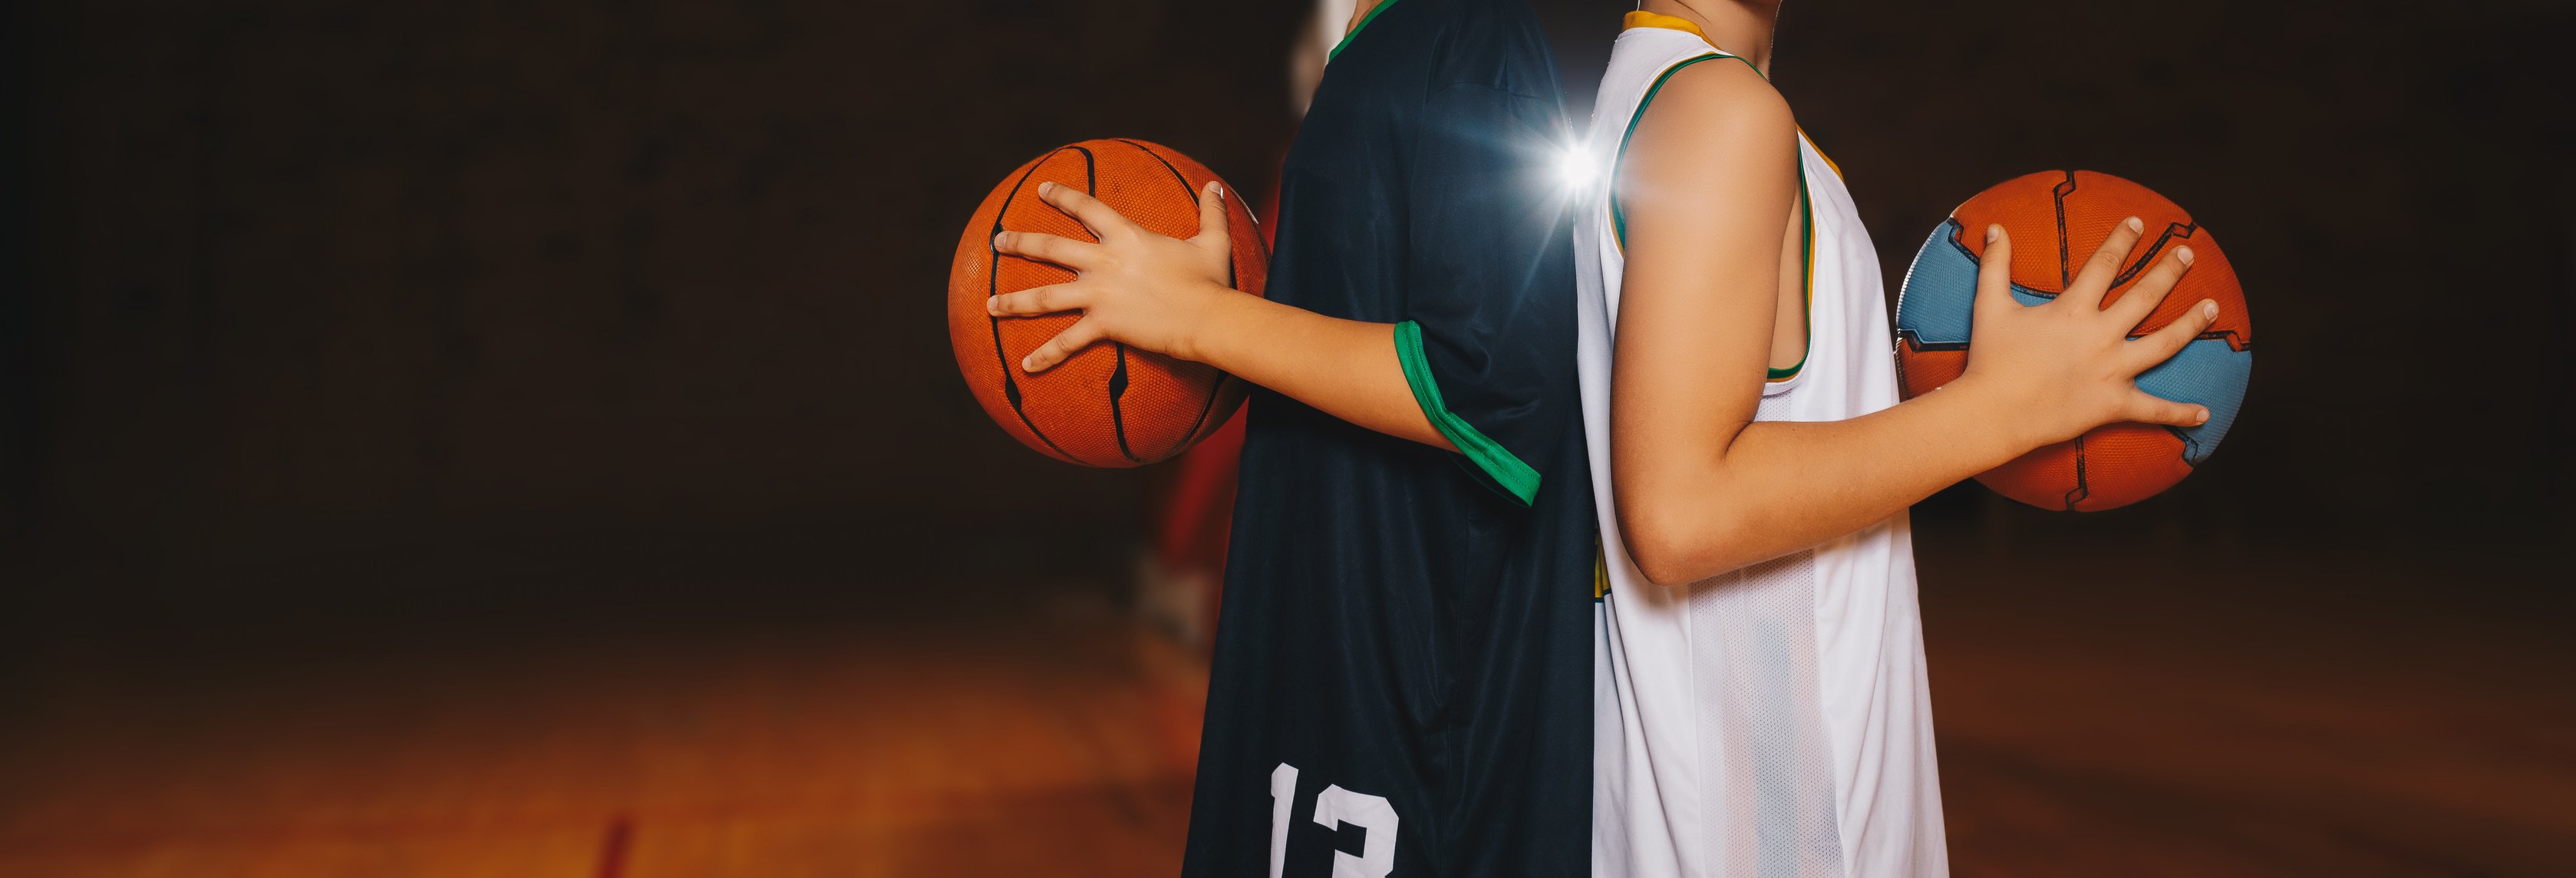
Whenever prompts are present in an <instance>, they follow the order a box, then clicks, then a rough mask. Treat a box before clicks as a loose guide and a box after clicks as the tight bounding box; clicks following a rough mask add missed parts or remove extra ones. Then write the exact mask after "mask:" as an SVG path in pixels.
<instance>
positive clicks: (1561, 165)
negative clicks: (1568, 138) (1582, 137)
mask: <svg viewBox="0 0 2576 878" xmlns="http://www.w3.org/2000/svg"><path fill="white" fill-rule="evenodd" d="M1598 176H1600V166H1599V165H1597V164H1595V163H1594V162H1593V161H1592V150H1590V149H1588V148H1586V147H1585V146H1584V145H1583V144H1579V143H1576V144H1567V145H1565V146H1562V147H1558V148H1557V151H1556V183H1557V185H1558V186H1559V187H1562V188H1563V189H1564V190H1565V193H1566V194H1568V195H1576V196H1580V195H1582V194H1584V193H1587V192H1590V191H1592V184H1593V182H1594V178H1595V177H1598Z"/></svg>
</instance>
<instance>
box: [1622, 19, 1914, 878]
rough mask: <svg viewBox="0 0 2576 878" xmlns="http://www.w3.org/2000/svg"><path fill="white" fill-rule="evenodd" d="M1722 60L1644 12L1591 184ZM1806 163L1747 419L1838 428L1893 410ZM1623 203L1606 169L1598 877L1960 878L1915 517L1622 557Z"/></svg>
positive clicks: (1882, 349)
mask: <svg viewBox="0 0 2576 878" xmlns="http://www.w3.org/2000/svg"><path fill="white" fill-rule="evenodd" d="M1711 61H1713V62H1714V63H1724V64H1735V63H1740V59H1736V58H1734V56H1732V55H1728V54H1726V53H1723V52H1719V51H1717V50H1716V49H1715V48H1713V47H1712V46H1710V44H1709V43H1708V42H1707V41H1706V39H1705V38H1703V37H1702V36H1700V35H1699V32H1698V30H1697V29H1696V28H1692V27H1691V26H1690V25H1689V24H1688V23H1687V22H1684V21H1682V20H1680V19H1675V18H1670V17H1667V16H1660V15H1654V14H1651V13H1644V12H1639V13H1632V14H1630V16H1629V26H1628V29H1627V30H1626V31H1624V32H1622V33H1621V34H1620V36H1619V41H1618V44H1617V46H1616V48H1614V49H1612V51H1611V54H1610V69H1609V71H1608V73H1607V75H1605V76H1604V77H1603V79H1602V81H1601V94H1600V98H1599V101H1598V103H1596V104H1595V110H1594V115H1593V120H1592V131H1591V143H1592V144H1593V150H1594V156H1595V157H1594V160H1595V161H1596V162H1598V167H1597V168H1596V170H1597V171H1598V173H1597V174H1596V175H1595V177H1594V178H1595V179H1598V180H1603V181H1609V180H1613V179H1615V177H1614V174H1615V171H1616V167H1617V162H1618V156H1619V155H1620V153H1621V152H1623V151H1624V148H1625V146H1626V143H1625V138H1626V136H1627V134H1628V133H1629V131H1630V130H1631V127H1632V126H1631V124H1630V123H1631V121H1632V119H1633V118H1634V117H1635V115H1636V114H1637V113H1638V112H1640V111H1642V109H1643V108H1644V106H1645V105H1646V103H1647V102H1649V101H1651V100H1652V99H1653V94H1654V92H1655V90H1656V89H1658V88H1660V87H1661V85H1662V83H1663V81H1664V79H1665V78H1666V77H1668V76H1670V75H1671V73H1672V72H1673V71H1675V70H1678V69H1680V68H1681V67H1684V66H1688V65H1690V64H1693V63H1702V62H1711ZM1798 155H1799V161H1800V165H1801V172H1802V177H1803V185H1804V187H1805V198H1804V204H1805V205H1806V211H1805V222H1804V225H1805V226H1806V229H1807V231H1806V235H1805V237H1806V253H1807V263H1808V264H1807V267H1806V273H1807V283H1808V286H1807V301H1808V313H1807V326H1808V332H1807V357H1806V360H1805V362H1803V363H1802V364H1800V366H1799V367H1797V368H1795V369H1791V370H1773V374H1772V375H1770V376H1768V377H1769V378H1770V382H1769V383H1768V384H1767V385H1766V386H1765V387H1764V389H1763V396H1762V403H1761V407H1760V410H1759V414H1758V415H1757V418H1758V419H1759V420H1764V421H1838V420H1846V419H1849V418H1854V417H1858V416H1861V415H1865V414H1868V413H1870V412H1874V411H1877V410H1880V409H1884V408H1887V407H1889V406H1892V405H1895V404H1896V402H1897V389H1896V369H1895V364H1894V359H1893V356H1892V355H1891V353H1890V351H1892V350H1893V346H1892V345H1891V344H1890V342H1889V335H1888V323H1887V307H1886V304H1885V301H1884V294H1883V292H1882V287H1881V285H1880V279H1879V272H1878V254H1877V251H1875V250H1873V249H1872V248H1871V246H1870V242H1869V235H1868V233H1867V232H1865V231H1864V230H1862V228H1861V224H1860V216H1859V214H1858V213H1857V212H1856V211H1854V210H1853V208H1852V201H1851V193H1850V192H1848V191H1847V190H1845V189H1844V188H1843V184H1842V178H1841V176H1840V172H1839V171H1838V170H1836V169H1835V168H1834V167H1833V165H1832V163H1830V162H1828V161H1826V160H1825V158H1824V156H1823V155H1821V154H1819V153H1817V152H1816V149H1815V145H1814V144H1813V143H1811V142H1808V141H1807V139H1806V137H1805V135H1804V134H1803V133H1801V134H1800V135H1799V144H1798ZM1615 210H1616V208H1615V206H1614V205H1613V203H1612V202H1611V199H1610V197H1609V186H1607V185H1606V184H1605V185H1604V186H1603V187H1602V191H1601V192H1599V193H1598V194H1595V195H1593V196H1589V197H1588V199H1587V203H1586V204H1585V205H1584V206H1583V208H1582V210H1581V213H1580V214H1579V215H1578V218H1577V220H1576V233H1575V234H1576V237H1575V251H1576V254H1577V258H1578V259H1579V260H1580V266H1579V267H1578V269H1577V271H1576V277H1577V278H1578V280H1579V282H1580V283H1581V285H1582V295H1581V297H1580V298H1579V299H1578V300H1577V307H1578V310H1579V311H1580V322H1581V342H1580V347H1579V349H1578V351H1579V353H1578V356H1579V357H1580V364H1581V370H1582V373H1581V374H1582V387H1583V417H1584V430H1585V433H1586V436H1587V438H1588V439H1589V440H1590V441H1589V444H1590V446H1591V454H1592V485H1593V491H1594V492H1595V494H1596V497H1597V500H1598V506H1599V508H1600V515H1601V534H1602V537H1601V541H1602V548H1603V562H1602V563H1603V577H1602V579H1603V580H1604V581H1603V582H1602V583H1600V584H1599V585H1598V586H1596V587H1597V588H1599V589H1600V590H1601V591H1602V592H1603V596H1602V599H1601V601H1600V603H1599V605H1598V607H1599V608H1598V610H1597V617H1598V625H1599V627H1598V630H1597V633H1596V634H1595V636H1594V649H1593V652H1594V658H1593V668H1594V683H1593V714H1594V723H1595V726H1594V733H1593V748H1594V754H1595V759H1594V769H1593V771H1594V780H1593V820H1592V826H1593V829H1592V858H1593V874H1594V875H1599V876H1612V878H1627V876H1634V878H1667V876H1672V878H1678V876H1720V875H1725V876H1735V875H1743V876H1754V875H1760V876H1773V875H1783V876H1869V878H1877V876H1937V875H1946V874H1948V872H1949V864H1948V856H1947V853H1946V849H1945V847H1944V844H1943V837H1942V822H1941V794H1940V781H1939V777H1938V775H1937V773H1936V771H1935V768H1934V762H1933V754H1932V707H1931V696H1930V690H1929V687H1928V686H1927V685H1926V682H1925V677H1924V664H1923V635H1922V625H1921V621H1920V617H1919V615H1918V614H1917V610H1916V606H1915V596H1914V549H1913V543H1912V540H1911V537H1910V536H1909V533H1908V530H1907V526H1906V518H1905V514H1904V513H1902V512H1899V513H1897V514H1896V515H1894V516H1892V517H1890V518H1888V519H1887V520H1885V521H1882V522H1879V523H1877V524H1874V525H1871V526H1869V527H1868V528H1866V529H1863V530H1861V531H1860V532H1858V533H1853V534H1850V535H1847V536H1843V537H1840V538H1837V539H1834V540H1831V541H1828V542H1826V543H1825V544H1823V545H1820V546H1817V547H1815V548H1813V549H1809V550H1806V551H1802V552H1798V553H1796V554H1793V555H1789V556H1786V557H1782V558H1778V559H1775V560H1772V561H1766V562H1763V563H1761V564H1756V565H1754V566H1752V567H1748V568H1745V569H1742V570H1737V571H1734V572H1731V573H1725V574H1721V575H1718V576H1714V577H1711V578H1709V579H1706V580H1702V581H1700V582H1696V583H1692V584H1691V585H1689V586H1687V587H1676V588H1665V587H1663V586H1658V585H1655V584H1654V583H1652V582H1649V581H1647V580H1646V578H1645V577H1644V576H1643V575H1642V574H1640V573H1638V572H1637V568H1636V565H1635V564H1634V563H1633V562H1631V561H1630V560H1629V558H1628V552H1627V549H1626V547H1625V546H1624V545H1623V544H1622V542H1621V540H1620V537H1619V526H1618V519H1617V506H1616V505H1615V502H1614V500H1613V497H1612V483H1611V479H1610V448H1611V443H1613V442H1616V441H1617V440H1618V437H1616V436H1613V435H1611V432H1610V366H1611V334H1612V332H1613V331H1614V329H1615V328H1616V327H1617V326H1618V318H1619V285H1620V279H1621V276H1622V273H1623V270H1624V268H1625V264H1626V261H1625V257H1624V255H1623V249H1622V248H1623V246H1624V245H1623V244H1622V241H1621V239H1620V238H1621V232H1620V228H1619V227H1620V223H1621V220H1620V219H1618V218H1617V217H1616V216H1615V214H1614V211H1615ZM1781 219H1782V220H1788V219H1790V218H1788V217H1782V218H1781ZM1784 373H1785V374H1784Z"/></svg>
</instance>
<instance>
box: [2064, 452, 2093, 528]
mask: <svg viewBox="0 0 2576 878" xmlns="http://www.w3.org/2000/svg"><path fill="white" fill-rule="evenodd" d="M2092 497H2093V482H2092V481H2091V476H2090V474H2088V473H2086V472H2085V471H2084V437H2083V436H2077V437H2075V489H2074V490H2072V491H2068V492H2066V511H2068V512H2073V511H2075V504H2077V503H2082V502H2084V501H2086V500H2089V499H2092Z"/></svg>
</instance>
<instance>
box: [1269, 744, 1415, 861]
mask: <svg viewBox="0 0 2576 878" xmlns="http://www.w3.org/2000/svg"><path fill="white" fill-rule="evenodd" d="M1296 801H1297V766H1294V765H1290V764H1288V763H1285V762H1282V763H1279V767H1277V768H1273V769H1271V770H1270V878H1280V872H1281V871H1283V870H1285V869H1286V868H1287V866H1288V821H1289V820H1290V812H1292V811H1294V810H1296V807H1295V806H1296ZM1315 822H1316V823H1320V824H1323V825H1324V826H1325V827H1326V828H1330V829H1334V830H1337V831H1338V830H1339V829H1341V826H1342V824H1344V823H1348V824H1351V825H1353V826H1357V827H1360V828H1362V829H1366V830H1368V838H1367V840H1366V841H1364V842H1362V843H1361V845H1360V855H1359V856H1356V857H1354V856H1351V855H1350V854H1347V853H1343V852H1341V851H1338V850H1337V851H1334V852H1333V878H1386V874H1387V873H1388V872H1392V871H1395V825H1396V822H1397V820H1396V816H1395V806H1394V805H1393V804H1390V803H1388V802H1387V800H1386V797H1384V796H1372V795H1369V794H1367V793H1354V792H1351V791H1349V790H1346V789H1342V788H1341V786H1340V785H1334V786H1328V787H1325V788H1324V791H1323V792H1320V793H1317V794H1315Z"/></svg>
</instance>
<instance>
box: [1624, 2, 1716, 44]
mask: <svg viewBox="0 0 2576 878" xmlns="http://www.w3.org/2000/svg"><path fill="white" fill-rule="evenodd" d="M1641 27H1660V28H1665V29H1669V30H1678V31H1689V32H1690V33H1691V34H1692V35H1694V36H1697V37H1699V38H1700V39H1703V40H1705V39H1708V35H1707V34H1705V33H1701V32H1700V29H1699V25H1696V24H1692V23H1691V20H1690V19H1687V18H1682V17H1680V16H1674V15H1665V14H1662V13H1659V12H1647V11H1646V10H1643V9H1640V10H1637V11H1635V12H1631V13H1628V18H1627V19H1626V20H1625V21H1623V22H1621V23H1620V26H1619V29H1620V30H1634V29H1636V28H1641Z"/></svg>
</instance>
